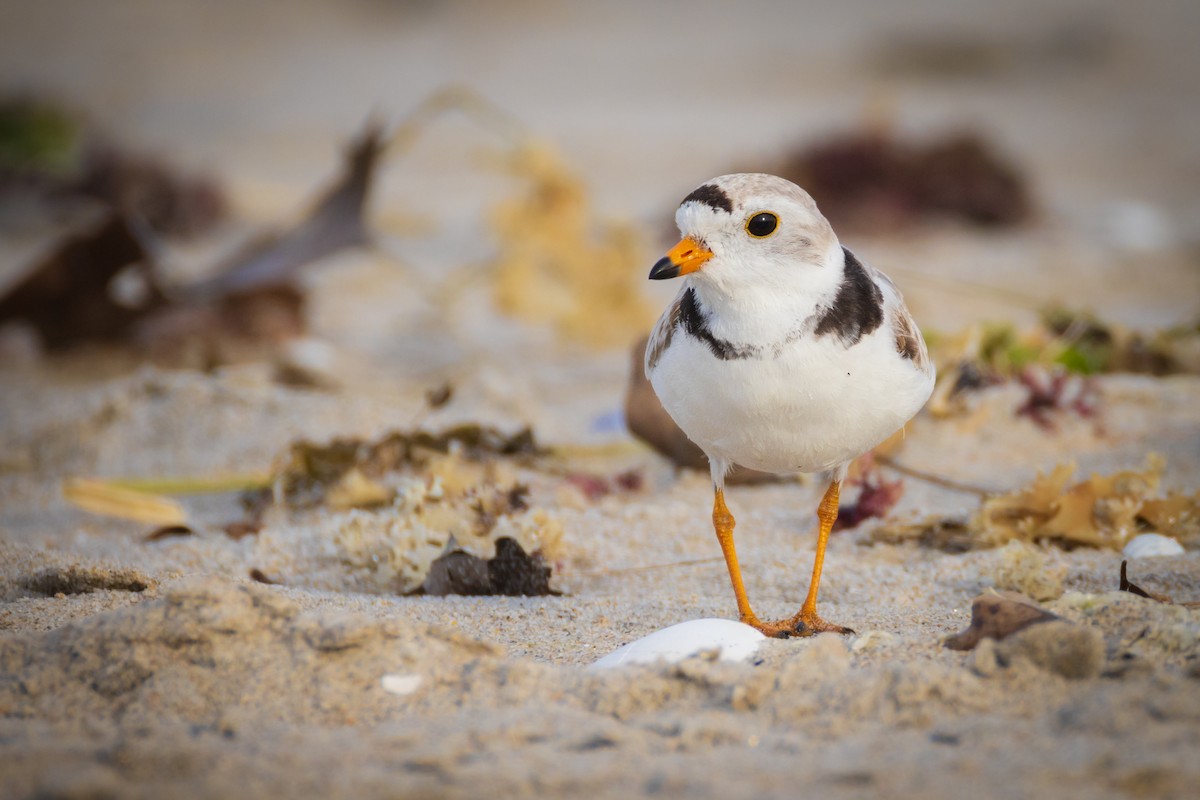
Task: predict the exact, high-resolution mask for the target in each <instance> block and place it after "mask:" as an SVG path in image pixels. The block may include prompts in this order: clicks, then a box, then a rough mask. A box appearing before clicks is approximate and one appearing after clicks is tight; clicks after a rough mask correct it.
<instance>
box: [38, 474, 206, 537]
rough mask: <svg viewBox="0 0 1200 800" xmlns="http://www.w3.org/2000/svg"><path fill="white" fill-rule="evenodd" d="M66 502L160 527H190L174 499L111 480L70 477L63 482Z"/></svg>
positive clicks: (63, 494)
mask: <svg viewBox="0 0 1200 800" xmlns="http://www.w3.org/2000/svg"><path fill="white" fill-rule="evenodd" d="M62 496H63V499H64V500H65V501H67V502H68V503H70V504H71V505H73V506H75V507H76V508H80V509H82V510H84V511H88V512H91V513H93V514H101V515H104V516H108V517H117V518H119V519H127V520H132V521H135V522H145V523H149V524H151V525H160V526H182V525H186V522H187V514H186V512H184V510H183V506H181V505H180V504H179V503H177V502H176V501H174V500H171V499H169V498H166V497H162V496H160V495H156V494H150V493H147V492H142V491H138V490H136V489H129V488H126V487H124V486H119V485H117V484H115V483H113V482H110V481H103V480H94V479H89V478H69V479H68V480H66V481H64V482H63V486H62Z"/></svg>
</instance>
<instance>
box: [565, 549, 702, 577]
mask: <svg viewBox="0 0 1200 800" xmlns="http://www.w3.org/2000/svg"><path fill="white" fill-rule="evenodd" d="M720 560H721V557H720V555H715V557H713V558H707V559H690V560H688V561H671V563H670V564H647V565H644V566H624V567H618V569H616V570H586V571H583V572H563V573H562V576H563V577H564V578H596V577H607V576H612V575H628V573H631V572H653V571H654V570H671V569H674V567H677V566H696V565H698V564H716V563H718V561H720Z"/></svg>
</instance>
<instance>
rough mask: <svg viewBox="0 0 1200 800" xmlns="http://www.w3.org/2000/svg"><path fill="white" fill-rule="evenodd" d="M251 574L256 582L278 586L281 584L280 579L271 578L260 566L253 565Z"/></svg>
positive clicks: (251, 578) (251, 577)
mask: <svg viewBox="0 0 1200 800" xmlns="http://www.w3.org/2000/svg"><path fill="white" fill-rule="evenodd" d="M249 574H250V580H252V581H254V582H255V583H265V584H267V585H268V586H278V585H279V581H275V580H271V579H270V578H268V577H267V573H265V572H263V571H262V570H261V569H259V568H258V567H252V568H251V569H250V573H249Z"/></svg>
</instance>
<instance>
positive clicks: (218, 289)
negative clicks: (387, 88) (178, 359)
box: [0, 125, 383, 366]
mask: <svg viewBox="0 0 1200 800" xmlns="http://www.w3.org/2000/svg"><path fill="white" fill-rule="evenodd" d="M382 143H383V136H382V133H381V132H380V130H379V129H378V127H377V126H374V125H368V126H367V128H366V129H365V130H364V131H363V132H362V133H361V134H360V135H359V136H358V138H356V139H355V140H354V141H353V142H352V143H351V146H350V148H349V152H348V154H347V159H346V160H347V165H346V168H345V171H344V174H342V175H341V176H340V177H339V179H338V180H336V181H335V182H334V184H333V185H332V186H331V187H330V188H329V189H328V190H326V191H325V192H323V193H322V194H321V195H320V197H319V198H318V200H317V202H316V203H315V204H314V206H313V207H312V210H311V211H310V212H309V213H308V215H307V216H306V217H305V218H304V219H303V220H302V221H301V222H300V223H298V224H297V225H294V226H292V227H291V228H288V229H285V230H284V231H282V232H279V233H273V234H265V235H260V236H259V237H257V238H256V239H254V240H253V241H252V242H251V243H250V244H249V245H248V246H247V247H246V248H244V249H243V251H242V252H241V253H239V254H238V255H236V256H234V257H233V258H232V259H230V260H228V261H227V262H226V264H225V265H224V266H222V267H219V268H218V269H217V270H216V275H215V277H213V278H211V279H209V280H206V281H202V282H200V283H197V284H193V285H186V286H178V287H173V288H171V290H170V291H168V290H167V287H165V286H164V285H163V282H162V278H161V275H160V274H159V268H158V264H157V263H156V256H157V255H158V254H160V253H161V250H162V248H161V246H160V245H161V243H160V242H159V241H157V240H156V238H155V237H156V232H155V230H154V229H153V225H152V224H150V222H148V221H147V218H146V215H145V213H141V212H138V211H137V210H130V208H129V206H131V205H132V206H138V205H139V204H138V203H136V202H133V201H130V202H120V203H115V204H114V205H113V206H112V208H111V209H109V210H107V211H105V212H104V213H103V214H102V215H101V221H100V222H99V223H94V222H93V223H92V224H89V225H88V226H87V227H85V228H82V229H79V230H73V231H72V232H71V233H69V234H68V235H67V236H65V237H64V238H63V239H62V240H61V241H60V242H59V243H58V245H57V246H56V247H55V248H54V249H53V250H52V251H51V252H50V253H49V255H47V256H46V257H44V258H43V259H41V260H40V261H38V262H36V263H35V264H33V265H32V266H31V267H30V268H29V270H28V271H27V272H26V273H25V274H24V277H23V278H22V279H20V280H18V281H17V282H16V283H15V284H14V285H13V286H12V287H10V288H9V289H8V290H7V291H6V292H5V293H4V294H3V295H0V324H2V323H4V322H8V321H22V322H25V323H27V324H28V325H30V326H32V327H33V328H34V329H35V330H36V331H37V333H38V334H39V336H40V337H41V339H42V341H43V342H44V343H45V345H46V346H47V347H49V348H51V349H58V348H63V347H66V346H69V345H73V344H78V343H81V342H85V341H97V340H100V341H130V342H136V343H139V344H141V345H143V346H145V347H147V348H148V349H151V350H153V351H154V352H156V353H164V352H171V351H173V350H185V349H186V348H185V345H187V346H188V347H192V348H194V347H195V346H196V343H197V342H200V343H201V344H202V345H203V347H204V349H205V353H206V354H207V358H208V359H209V360H210V361H213V362H214V363H219V362H220V361H221V355H220V352H221V350H222V346H224V347H225V349H228V346H229V344H230V343H231V342H262V341H265V342H269V343H278V342H284V341H286V340H288V339H291V338H294V337H297V336H299V335H301V334H303V332H304V331H305V328H306V327H307V321H306V299H307V298H306V294H305V290H304V289H303V287H301V286H300V285H299V284H298V282H297V277H298V276H297V273H298V271H299V269H300V268H301V267H303V266H304V265H306V264H309V263H311V262H314V261H318V260H321V259H324V258H327V257H328V256H331V255H333V254H334V253H337V252H340V251H341V250H344V249H346V248H350V247H355V246H361V245H365V244H367V243H368V241H369V233H368V230H367V225H366V222H365V220H364V207H365V204H366V200H367V195H368V192H369V189H370V186H371V183H372V175H373V172H374V170H375V167H376V164H377V161H378V158H379V155H380V152H381V150H382ZM99 180H100V183H104V184H107V183H114V182H115V183H120V180H119V179H117V178H113V177H111V176H110V177H107V178H103V179H99ZM114 191H118V192H125V191H126V190H123V189H114ZM128 191H129V192H133V193H134V194H137V195H138V196H140V195H141V194H142V193H145V194H148V195H157V194H161V193H162V192H160V191H159V190H157V189H147V190H145V192H143V191H142V190H141V189H130V190H128ZM156 202H159V203H160V204H161V202H165V201H156ZM181 202H182V201H181ZM164 224H166V223H164ZM205 366H211V364H205Z"/></svg>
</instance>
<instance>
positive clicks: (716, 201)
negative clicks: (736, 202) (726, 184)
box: [679, 183, 733, 214]
mask: <svg viewBox="0 0 1200 800" xmlns="http://www.w3.org/2000/svg"><path fill="white" fill-rule="evenodd" d="M692 202H694V203H703V204H704V205H706V206H708V207H709V208H711V209H713V210H715V211H724V212H725V213H726V214H732V213H733V202H732V201H731V200H730V199H729V195H727V194H725V190H724V189H722V188H721V187H720V186H717V185H716V184H714V183H706V184H704V185H703V186H701V187H699V188H697V189H696V190H695V191H694V192H692V193H691V194H689V195H688V196H687V197H685V198H683V203H692ZM683 203H680V204H679V205H683Z"/></svg>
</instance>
